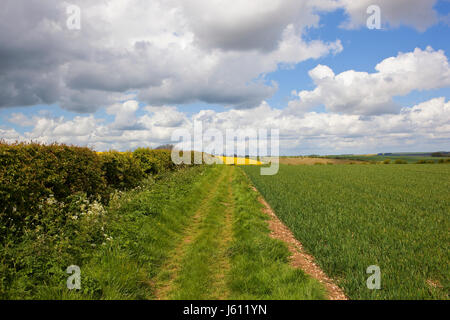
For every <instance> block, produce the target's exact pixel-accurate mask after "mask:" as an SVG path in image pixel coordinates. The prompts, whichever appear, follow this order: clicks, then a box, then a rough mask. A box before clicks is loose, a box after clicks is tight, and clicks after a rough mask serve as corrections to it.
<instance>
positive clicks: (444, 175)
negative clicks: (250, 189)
mask: <svg viewBox="0 0 450 320" xmlns="http://www.w3.org/2000/svg"><path fill="white" fill-rule="evenodd" d="M245 171H246V172H247V173H248V175H249V176H250V178H251V180H252V181H253V183H254V184H255V186H256V187H257V188H258V189H259V191H260V192H261V193H262V195H263V196H264V197H265V199H266V200H267V201H268V202H269V204H270V205H271V206H272V208H273V209H274V210H275V211H276V213H277V215H278V216H279V217H280V219H281V220H282V221H284V223H285V224H286V225H287V226H288V227H289V228H290V229H291V230H292V231H293V233H294V235H295V236H296V238H297V239H299V240H300V241H301V242H302V243H303V245H304V247H305V248H306V249H307V250H308V251H309V252H310V253H312V254H313V255H314V256H315V257H316V259H317V261H318V263H319V265H320V266H321V267H322V268H323V269H324V271H325V272H326V273H327V274H329V275H330V276H331V277H333V278H334V279H337V280H338V282H339V284H340V286H341V287H343V289H344V290H345V292H346V294H347V295H348V296H349V297H350V298H351V299H448V294H449V275H450V270H449V263H450V254H449V247H448V244H449V243H450V233H449V230H450V210H449V208H450V196H449V192H448V190H450V167H449V166H446V165H414V164H412V165H408V166H393V165H392V166H391V165H381V166H351V165H341V166H285V165H281V166H280V171H279V173H278V174H277V175H275V176H261V175H260V174H259V168H252V167H245ZM370 265H378V266H379V267H380V268H381V290H369V289H368V288H367V286H366V279H367V277H368V276H369V275H367V274H366V269H367V267H368V266H370Z"/></svg>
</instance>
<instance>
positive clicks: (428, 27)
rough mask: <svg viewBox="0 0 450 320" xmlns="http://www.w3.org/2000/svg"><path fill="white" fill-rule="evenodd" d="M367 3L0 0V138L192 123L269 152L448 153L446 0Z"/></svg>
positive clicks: (119, 143)
mask: <svg viewBox="0 0 450 320" xmlns="http://www.w3.org/2000/svg"><path fill="white" fill-rule="evenodd" d="M373 4H374V1H372V0H360V1H352V0H292V1H289V0H258V1H256V0H255V1H251V0H248V1H244V0H209V1H204V0H152V1H148V0H101V1H88V0H71V1H69V2H64V1H58V2H56V1H53V0H3V1H2V4H1V7H2V10H1V11H0V139H2V140H5V141H7V142H14V141H36V142H42V143H52V142H59V143H67V144H74V145H81V146H89V147H91V148H93V149H95V150H98V151H104V150H109V149H116V150H120V151H124V150H133V149H135V148H137V147H142V146H145V147H157V146H158V145H161V144H166V143H171V142H174V141H172V135H173V133H174V131H176V130H177V129H180V128H186V129H187V130H191V129H192V127H193V124H194V123H195V122H196V121H201V122H202V124H203V128H204V129H205V130H206V129H208V128H212V129H217V130H220V131H221V132H224V133H225V130H226V129H242V130H245V129H254V130H258V129H267V130H271V129H278V130H279V133H280V153H281V154H282V155H306V154H344V153H345V154H348V153H354V154H368V153H379V152H413V151H438V150H439V151H450V101H449V97H450V65H449V61H448V57H449V52H450V41H449V39H450V37H449V35H450V32H449V31H450V1H449V0H440V1H438V0H396V1H391V0H378V1H376V5H377V7H378V8H379V13H380V15H379V17H380V22H381V24H380V25H379V28H378V26H375V28H373V26H372V24H373V22H376V19H375V18H377V16H376V13H377V11H372V10H368V8H369V7H370V6H371V5H373ZM368 11H369V13H368ZM374 19H375V20H374ZM368 20H369V25H368ZM369 26H371V28H369Z"/></svg>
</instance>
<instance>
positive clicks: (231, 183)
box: [154, 166, 325, 300]
mask: <svg viewBox="0 0 450 320" xmlns="http://www.w3.org/2000/svg"><path fill="white" fill-rule="evenodd" d="M213 170H219V171H220V173H218V174H217V175H215V176H216V181H215V183H213V187H211V189H210V190H209V191H208V192H206V195H205V196H204V198H203V200H202V201H201V203H200V205H199V207H198V209H197V210H196V212H195V213H194V214H193V218H192V219H191V222H190V224H189V225H188V226H187V227H186V228H185V231H184V233H183V239H182V240H181V241H180V242H179V244H178V246H177V247H176V248H175V249H174V250H173V251H172V252H171V253H169V255H168V259H167V260H166V263H165V265H164V266H163V267H162V268H161V271H160V273H159V274H158V275H157V276H156V279H155V281H154V283H155V287H156V289H155V298H156V299H164V300H165V299H176V300H185V299H186V300H217V299H219V300H220V299H323V298H325V290H324V288H323V286H322V285H321V284H320V283H319V282H317V281H316V280H314V279H312V278H311V277H309V276H307V275H306V274H305V273H304V272H303V271H302V270H300V269H298V268H293V267H292V266H290V265H289V257H290V252H289V250H288V247H287V245H286V243H284V242H283V241H280V240H277V239H273V238H271V237H270V229H269V224H268V219H269V217H268V215H267V214H266V213H265V212H264V211H263V206H262V205H261V203H260V202H259V201H258V195H257V194H256V193H255V192H254V191H253V190H252V189H251V187H250V185H249V181H248V179H247V178H246V177H245V176H244V174H243V172H242V170H241V169H240V168H237V167H234V166H221V167H217V168H215V169H213Z"/></svg>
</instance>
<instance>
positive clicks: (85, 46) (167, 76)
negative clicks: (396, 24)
mask: <svg viewBox="0 0 450 320" xmlns="http://www.w3.org/2000/svg"><path fill="white" fill-rule="evenodd" d="M71 4H74V5H78V6H79V7H80V9H81V14H82V15H81V18H82V20H81V21H82V23H81V30H69V29H68V28H67V27H66V20H67V18H68V15H67V13H66V7H67V5H68V3H65V2H55V1H52V0H40V1H37V0H30V1H28V0H27V1H25V0H4V1H3V3H2V11H1V12H0V43H2V45H1V47H0V107H9V106H26V105H36V104H54V103H57V104H59V105H60V106H62V107H63V108H65V109H68V110H72V111H77V112H92V111H95V110H96V109H99V108H101V107H107V106H110V105H111V104H114V103H117V102H118V101H120V100H121V96H122V95H123V94H125V93H127V92H129V91H134V92H137V93H138V98H139V99H140V100H143V101H145V102H147V103H149V104H152V105H165V104H176V103H191V102H196V101H202V102H207V103H213V104H223V105H230V106H234V107H238V108H246V107H254V106H257V105H258V104H260V103H261V101H262V100H264V99H267V98H269V97H271V96H272V95H273V94H274V92H275V91H276V90H277V85H276V84H275V83H270V82H268V81H267V80H266V79H265V75H266V74H268V73H270V72H273V71H276V70H277V69H278V68H279V65H280V64H297V63H299V62H301V61H304V60H307V59H310V58H319V57H322V56H324V55H327V54H329V53H336V52H339V51H340V50H342V46H341V44H340V42H339V41H336V42H332V43H324V42H322V41H319V40H312V41H306V40H304V38H303V32H304V30H305V29H304V28H305V27H310V26H317V25H318V21H319V16H318V15H317V13H315V12H316V10H317V8H316V6H315V5H314V4H313V1H310V0H301V1H281V0H271V1H268V0H267V1H266V0H264V1H262V2H253V1H237V0H233V3H230V1H224V0H214V1H211V2H209V1H207V2H205V1H199V0H189V1H185V0H170V1H162V0H154V1H146V0H105V1H101V2H98V1H97V2H92V1H87V0H73V1H71ZM321 10H326V9H325V8H322V9H321Z"/></svg>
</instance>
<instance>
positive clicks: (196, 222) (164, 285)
mask: <svg viewBox="0 0 450 320" xmlns="http://www.w3.org/2000/svg"><path fill="white" fill-rule="evenodd" d="M216 170H221V172H220V176H219V177H218V178H217V180H216V182H215V183H213V187H212V189H211V191H210V192H209V193H208V195H207V196H206V197H205V198H204V200H203V201H202V203H201V204H200V206H199V208H198V209H197V211H196V213H195V214H194V217H193V219H192V220H193V221H192V224H191V225H190V226H189V227H188V228H187V229H186V231H185V237H184V239H183V240H182V241H181V243H180V244H179V245H178V247H177V248H176V249H175V250H174V251H173V253H172V254H171V257H170V258H169V260H168V262H167V263H166V265H165V266H163V267H162V269H161V270H162V272H161V273H160V274H159V275H158V276H157V279H156V290H155V298H156V299H159V300H166V299H192V300H197V299H226V298H227V296H228V290H227V287H226V281H225V274H226V272H227V270H228V269H229V259H228V256H227V250H228V243H229V242H230V241H231V234H232V232H231V223H232V222H231V212H232V207H233V203H232V195H231V189H230V185H231V179H232V174H233V170H234V167H225V166H224V167H220V168H217V169H216Z"/></svg>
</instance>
